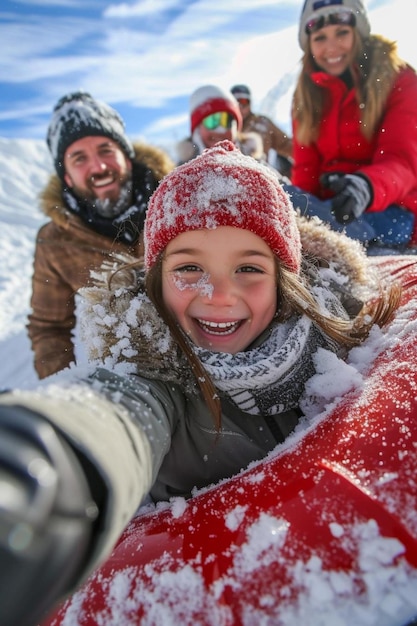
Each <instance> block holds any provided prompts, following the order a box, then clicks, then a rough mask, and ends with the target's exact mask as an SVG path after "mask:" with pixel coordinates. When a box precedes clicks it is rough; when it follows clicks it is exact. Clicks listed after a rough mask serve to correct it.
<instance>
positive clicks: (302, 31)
mask: <svg viewBox="0 0 417 626" xmlns="http://www.w3.org/2000/svg"><path fill="white" fill-rule="evenodd" d="M299 42H300V46H301V48H302V50H303V52H304V56H303V59H302V68H301V72H300V75H299V78H298V81H297V85H296V89H295V93H294V98H293V107H292V118H293V140H294V154H293V156H294V164H293V168H292V177H291V181H292V183H293V185H295V186H296V187H297V188H300V189H301V190H303V191H304V192H308V193H309V194H312V195H313V198H312V200H311V202H309V203H308V205H307V209H306V211H307V213H308V214H314V215H318V216H319V217H320V218H321V219H323V220H325V221H326V222H328V223H329V224H330V225H331V227H332V228H335V229H342V228H344V229H346V233H347V234H348V235H349V236H351V237H353V238H355V239H358V240H360V241H362V242H364V243H365V244H367V246H368V251H369V253H370V254H378V253H379V251H378V246H383V247H384V248H390V250H388V252H393V253H395V252H396V251H400V252H403V251H404V250H406V251H407V252H410V250H409V248H407V246H409V245H410V243H411V244H413V243H414V245H415V244H416V242H417V230H416V229H415V228H414V221H415V214H416V212H417V108H416V106H415V102H416V98H417V76H416V73H415V71H414V70H413V69H412V68H411V67H410V66H409V65H407V63H406V62H405V61H403V60H402V59H400V58H399V56H398V54H397V48H396V44H395V42H393V41H389V40H388V39H385V38H384V37H382V36H381V35H371V27H370V24H369V20H368V15H367V12H366V9H365V7H364V5H363V3H362V1H361V0H328V1H326V2H320V1H316V0H305V2H304V5H303V9H302V12H301V17H300V23H299ZM297 197H298V196H297ZM295 198H296V196H294V197H293V200H294V202H295V201H296V200H295ZM316 198H320V199H321V200H326V199H328V198H332V199H331V201H327V202H318V201H316ZM300 200H301V202H302V198H300ZM297 203H298V202H297ZM304 203H305V200H304ZM300 208H301V205H300ZM413 233H414V234H413ZM385 252H386V250H385Z"/></svg>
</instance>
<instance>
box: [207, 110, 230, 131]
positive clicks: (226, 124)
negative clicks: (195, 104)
mask: <svg viewBox="0 0 417 626" xmlns="http://www.w3.org/2000/svg"><path fill="white" fill-rule="evenodd" d="M233 121H234V117H233V115H231V114H230V113H226V111H222V112H221V113H212V114H211V115H208V116H207V117H205V118H204V119H203V122H202V124H203V126H204V127H205V128H207V130H215V129H216V128H218V127H219V126H222V127H223V128H232V124H233Z"/></svg>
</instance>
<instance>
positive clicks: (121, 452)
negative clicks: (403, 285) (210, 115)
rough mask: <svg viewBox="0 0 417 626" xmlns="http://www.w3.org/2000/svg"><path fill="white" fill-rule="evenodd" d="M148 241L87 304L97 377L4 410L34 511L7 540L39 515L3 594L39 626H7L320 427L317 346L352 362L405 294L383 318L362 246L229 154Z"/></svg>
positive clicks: (1, 415) (192, 186) (7, 607)
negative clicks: (151, 518) (164, 508)
mask: <svg viewBox="0 0 417 626" xmlns="http://www.w3.org/2000/svg"><path fill="white" fill-rule="evenodd" d="M144 245H145V255H144V267H143V265H140V264H139V263H138V261H137V260H134V259H132V258H131V259H127V260H130V261H135V262H132V263H128V264H127V265H126V267H125V268H124V269H121V270H118V271H111V270H107V271H106V270H103V274H102V276H101V278H100V276H97V277H96V285H95V286H93V287H89V288H85V289H84V290H83V291H82V294H81V295H82V296H83V297H84V310H83V313H82V316H81V321H82V324H83V328H84V335H85V341H86V345H87V348H88V349H89V351H90V355H91V364H92V366H93V368H94V367H96V369H93V371H92V372H91V373H90V375H88V376H87V374H86V372H85V370H80V371H78V372H77V370H76V368H75V369H73V370H71V371H66V372H61V373H60V374H57V375H56V376H55V379H54V381H53V383H49V384H48V385H43V386H42V387H40V388H39V389H38V390H37V391H35V392H33V391H25V390H21V391H18V390H15V391H14V392H12V393H4V394H2V396H1V397H0V438H1V440H2V441H6V442H9V441H12V442H13V449H12V452H13V453H10V452H9V448H8V444H7V445H6V446H5V448H7V458H6V460H5V461H4V460H3V459H2V456H1V450H3V448H0V469H1V470H2V480H3V484H4V483H5V482H6V481H7V479H9V480H10V482H11V484H12V487H11V493H16V492H19V496H20V495H21V497H19V499H18V502H23V503H25V506H22V507H21V508H19V507H18V506H15V507H13V511H12V512H10V511H8V510H7V502H9V500H5V504H4V505H3V507H2V508H1V510H0V524H1V527H2V528H3V532H4V534H6V529H7V524H9V525H10V524H11V523H13V524H14V525H15V527H16V526H18V525H19V522H21V524H20V525H21V526H22V527H23V526H25V521H26V520H27V519H28V520H33V519H35V520H40V522H39V525H40V526H41V528H40V529H39V535H40V536H41V537H42V544H41V545H40V546H39V549H38V550H35V549H31V550H30V552H29V557H28V558H25V552H24V551H23V550H20V551H19V550H15V551H14V552H12V549H11V548H10V550H9V552H8V553H7V555H4V554H3V553H2V552H1V551H0V554H1V556H2V558H1V559H0V562H1V563H6V567H7V568H8V572H7V574H8V576H7V580H8V582H9V581H11V582H10V584H11V585H14V586H13V587H12V590H13V593H9V594H7V588H8V587H7V586H6V587H5V589H0V618H2V617H4V613H5V611H9V613H10V612H11V611H12V610H13V609H15V610H16V611H19V610H20V611H27V598H28V597H30V598H31V599H32V603H31V604H30V606H29V608H30V618H31V620H32V621H31V622H25V621H24V620H23V619H22V615H21V614H20V615H19V619H16V620H15V621H14V622H13V623H19V624H22V625H24V626H27V624H28V623H35V622H36V623H37V618H38V617H39V616H40V614H41V612H42V611H45V610H46V609H47V608H48V606H49V607H50V606H51V605H52V603H53V602H54V601H55V600H57V599H58V598H60V597H62V596H63V595H65V594H67V593H69V591H70V590H71V589H73V588H74V586H77V585H78V584H80V583H81V582H82V581H83V580H84V579H85V577H86V576H87V575H88V574H89V573H90V572H91V571H92V569H94V568H95V567H97V566H98V565H99V564H100V563H101V562H102V561H103V559H105V558H106V557H107V556H108V555H109V553H110V551H111V550H112V548H113V546H114V544H115V542H116V541H117V539H118V537H119V536H120V534H121V533H122V531H123V530H124V528H125V526H126V524H127V523H128V522H129V520H130V519H131V518H132V516H133V515H134V514H135V512H136V511H137V509H138V506H139V505H140V504H141V502H143V499H144V498H145V497H146V496H147V495H149V496H150V497H151V498H152V500H153V501H155V502H157V501H164V500H170V499H171V498H172V497H174V496H182V497H185V498H190V497H192V495H193V493H194V490H195V489H200V488H203V487H206V486H208V485H211V484H213V483H216V482H217V481H219V480H221V479H225V478H228V477H231V476H233V475H235V474H237V473H238V472H240V471H241V470H242V468H245V467H247V466H248V464H249V463H251V462H253V461H256V460H258V459H262V458H264V457H265V456H266V455H267V454H268V453H269V452H270V451H271V450H272V449H273V448H274V447H276V446H277V444H280V443H281V442H283V441H284V439H285V438H286V437H288V435H289V434H290V433H291V432H292V431H293V429H294V428H295V426H296V425H297V423H298V422H299V420H300V418H301V417H302V416H303V417H304V419H308V417H309V414H308V409H309V407H311V401H312V399H311V398H310V396H309V393H308V387H307V386H306V383H307V381H308V380H309V379H310V378H311V376H313V375H314V373H315V372H316V368H315V355H316V353H317V350H319V349H321V350H323V351H328V353H329V355H331V358H332V363H333V362H334V361H333V359H334V357H335V355H337V356H338V357H340V358H343V356H344V355H346V353H347V350H348V348H349V347H351V346H354V345H356V344H358V343H359V342H360V341H361V340H363V339H364V338H365V337H366V336H367V334H368V332H369V331H370V329H371V327H372V325H373V324H374V323H379V324H383V323H384V321H385V320H386V319H387V318H388V317H389V315H390V313H391V312H392V310H393V309H394V308H395V306H396V303H397V302H398V296H399V290H398V289H396V288H395V287H394V286H391V289H390V291H388V294H387V295H385V296H384V297H383V296H381V295H380V296H379V297H376V298H375V300H374V301H373V305H371V304H369V305H367V304H365V305H363V304H362V303H361V302H360V301H359V300H358V298H357V296H356V297H354V296H355V292H357V291H358V290H360V289H361V288H364V287H366V288H368V287H371V286H372V287H373V288H374V289H375V286H374V285H373V284H372V283H371V282H370V283H369V285H368V283H367V280H370V281H372V280H373V279H372V278H371V279H369V278H368V277H369V272H368V271H367V269H368V265H367V263H368V261H367V257H366V256H365V254H364V253H363V251H362V249H361V248H360V247H359V245H358V247H357V249H356V250H355V246H354V245H352V241H351V240H349V239H348V238H347V237H346V236H344V235H341V234H338V233H334V232H332V231H330V230H329V229H328V228H327V227H326V226H324V225H322V224H321V223H319V222H318V221H308V220H304V219H303V218H297V217H296V213H295V211H294V209H293V206H292V204H291V202H290V200H289V197H288V195H287V194H286V193H285V192H284V191H283V189H282V186H281V184H280V182H279V179H278V175H277V173H276V172H275V171H274V170H273V169H272V168H269V167H267V166H265V165H263V164H261V163H258V162H257V161H256V160H255V159H253V158H252V157H249V156H245V155H243V154H242V152H241V151H240V150H239V149H238V148H236V146H235V145H234V144H233V143H231V142H230V141H223V142H221V143H219V144H216V145H215V146H214V147H213V148H210V149H207V150H205V151H204V152H203V153H202V155H201V156H198V157H196V158H195V159H193V160H191V161H189V162H188V163H185V164H184V165H181V166H178V167H177V168H176V169H174V170H173V171H172V172H171V173H170V174H168V175H167V176H166V177H165V178H164V179H163V181H162V182H161V183H160V185H159V187H158V188H157V190H156V191H155V192H154V193H153V195H152V197H151V200H150V202H149V205H148V210H147V216H146V221H145V228H144ZM323 254H325V255H326V257H327V261H328V263H326V264H325V268H323V269H321V265H322V264H321V262H320V259H319V255H320V256H322V255H323ZM312 258H313V259H315V262H314V263H312V262H311V261H309V260H307V259H312ZM329 262H333V263H334V264H335V266H337V268H338V273H337V274H336V272H335V271H333V270H332V269H331V267H329ZM329 285H333V287H332V288H330V287H329ZM338 285H339V287H338ZM374 293H375V292H374ZM379 293H381V292H379ZM347 295H349V296H350V297H349V298H347V297H346V296H347ZM326 401H330V400H329V398H328V397H326ZM311 414H312V413H311V408H310V415H311ZM15 452H16V454H15ZM17 452H19V453H18V454H17ZM36 455H38V456H39V457H41V458H42V472H40V471H39V472H38V473H36V472H35V471H34V470H33V471H32V467H31V460H32V459H33V457H34V456H35V457H36ZM26 462H27V467H26V466H25V463H26ZM4 465H6V469H5V470H4V471H3V466H4ZM32 465H33V464H32ZM46 469H48V472H46ZM38 475H39V476H38ZM44 476H46V477H47V479H48V480H47V481H46V479H45V480H44ZM53 478H56V480H55V481H54V480H53ZM45 490H47V494H44V493H43V492H44V491H45ZM20 492H22V493H20ZM29 493H30V497H29V495H28V494H29ZM41 496H43V497H41ZM10 506H11V507H12V505H10ZM10 520H12V522H11V521H10ZM60 529H62V530H61V532H64V531H65V550H64V549H62V550H60V551H58V550H56V543H57V541H58V542H59V537H60V534H59V532H60ZM2 546H3V547H1V546H0V548H1V549H3V552H5V551H7V550H8V548H7V544H6V543H5V542H4V543H3V544H2ZM3 556H4V557H5V558H3ZM6 556H7V558H6ZM27 561H30V563H29V565H30V570H28V563H27ZM1 567H2V566H1V565H0V568H1ZM3 567H4V566H3ZM28 571H30V572H31V576H32V580H36V581H37V585H38V586H39V585H40V586H42V584H44V589H40V591H38V593H37V594H36V595H34V594H27V593H25V589H22V587H23V586H24V583H25V582H26V585H27V586H29V585H30V584H31V577H30V576H28V574H27V572H28ZM19 572H21V573H23V574H24V575H22V576H21V577H20V578H19V584H18V586H17V585H16V580H15V576H17V574H18V573H19ZM37 573H39V576H37V575H36V574H37ZM51 579H53V582H54V584H53V585H52V584H49V581H50V580H51ZM32 584H33V583H32ZM21 597H25V603H22V602H21V600H20V599H21ZM2 612H3V613H2ZM0 622H1V623H12V622H11V621H10V620H9V621H7V619H6V620H4V619H0Z"/></svg>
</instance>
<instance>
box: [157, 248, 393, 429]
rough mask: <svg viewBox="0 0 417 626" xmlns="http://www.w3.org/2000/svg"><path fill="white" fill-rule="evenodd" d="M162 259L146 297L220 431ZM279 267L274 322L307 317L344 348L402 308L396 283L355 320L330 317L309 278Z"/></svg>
mask: <svg viewBox="0 0 417 626" xmlns="http://www.w3.org/2000/svg"><path fill="white" fill-rule="evenodd" d="M162 259H163V253H162V254H161V255H160V256H159V258H158V261H157V262H156V263H155V265H154V266H153V267H152V268H151V269H150V270H149V271H148V273H147V275H146V280H145V287H146V292H147V295H148V297H149V298H150V300H151V301H152V303H153V304H154V306H155V308H156V310H157V311H158V313H159V315H160V316H161V318H162V319H163V321H164V322H165V323H166V324H167V326H168V328H169V329H170V332H171V334H172V337H173V339H174V341H176V343H177V344H178V346H179V347H180V349H181V350H182V352H183V354H184V355H185V357H186V359H187V361H188V363H189V364H190V367H191V370H192V372H193V373H194V375H195V378H196V380H197V383H198V385H199V387H200V390H201V393H202V394H203V397H204V399H205V401H206V403H207V406H208V407H209V409H210V411H211V413H212V415H213V418H214V422H215V425H216V428H217V429H220V427H221V405H220V399H219V396H218V393H217V391H216V387H215V386H214V383H213V382H212V380H211V378H210V376H209V375H208V373H207V372H206V370H205V368H204V366H203V364H202V363H201V361H200V359H199V358H198V357H197V356H196V354H195V352H194V350H193V348H192V345H191V344H190V341H189V340H188V338H187V337H186V336H185V334H184V332H183V331H182V329H181V327H180V325H179V324H178V322H177V320H176V319H175V317H174V316H173V315H172V313H171V312H170V311H169V310H168V309H167V307H166V305H165V302H164V300H163V297H162ZM276 267H277V302H278V307H277V313H276V316H275V318H274V322H283V321H285V320H287V319H288V318H290V317H291V316H292V315H294V314H298V315H306V316H307V317H309V318H310V319H311V320H312V321H313V323H314V324H316V325H317V326H318V327H319V328H320V329H321V330H322V331H323V333H325V334H326V335H328V336H329V337H331V338H332V339H334V340H335V341H337V342H338V343H339V344H340V346H341V347H343V346H344V347H346V348H351V347H353V346H356V345H359V344H360V343H361V342H362V341H363V340H364V339H365V338H366V337H367V336H368V334H369V332H370V330H371V328H372V326H373V325H374V324H378V325H380V326H383V325H384V324H385V323H386V322H387V321H389V319H390V318H391V316H392V314H393V312H394V311H395V309H396V308H397V307H398V304H399V300H400V296H401V288H400V286H399V285H398V284H396V283H394V284H392V285H391V286H390V288H389V289H387V290H381V292H380V294H379V296H378V297H377V298H375V299H374V300H371V301H370V302H368V303H366V304H365V305H364V306H363V307H362V309H361V311H360V312H359V314H358V315H357V316H356V317H354V318H353V319H345V318H342V317H337V316H335V315H331V314H326V315H325V314H324V313H323V311H322V307H321V306H320V304H319V303H318V302H317V300H316V299H315V298H314V296H313V295H312V293H311V291H310V289H309V288H308V280H309V279H308V277H307V276H306V275H304V274H301V275H298V274H295V273H294V272H292V271H290V270H288V269H287V268H286V267H285V266H284V265H283V264H282V263H281V262H280V261H278V260H276ZM274 322H273V323H274Z"/></svg>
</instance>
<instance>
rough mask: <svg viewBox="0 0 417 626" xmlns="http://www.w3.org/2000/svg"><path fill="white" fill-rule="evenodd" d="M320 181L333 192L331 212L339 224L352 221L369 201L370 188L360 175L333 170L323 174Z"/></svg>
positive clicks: (360, 213)
mask: <svg viewBox="0 0 417 626" xmlns="http://www.w3.org/2000/svg"><path fill="white" fill-rule="evenodd" d="M320 182H321V184H322V185H323V186H324V187H328V188H329V189H331V190H332V191H334V193H335V196H334V197H333V198H332V200H331V203H332V213H333V215H334V216H335V218H336V219H337V221H338V222H339V223H340V224H349V223H350V222H353V220H354V219H356V218H358V217H360V216H361V215H362V213H363V212H364V211H365V209H366V208H367V207H368V206H369V205H370V203H371V198H372V189H371V186H370V184H369V183H368V181H367V180H366V178H363V177H362V176H358V175H357V174H339V173H337V172H334V173H329V174H324V175H323V176H322V177H321V178H320Z"/></svg>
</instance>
